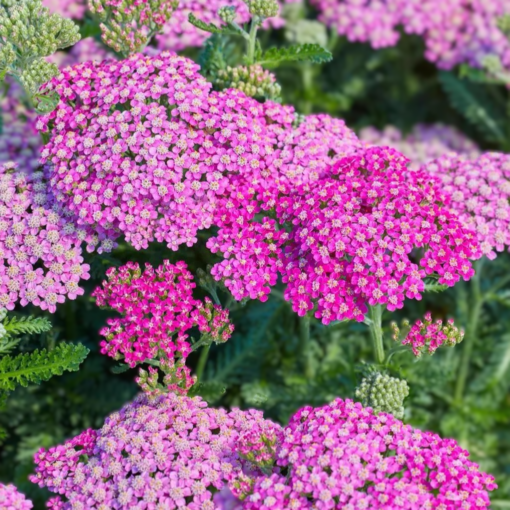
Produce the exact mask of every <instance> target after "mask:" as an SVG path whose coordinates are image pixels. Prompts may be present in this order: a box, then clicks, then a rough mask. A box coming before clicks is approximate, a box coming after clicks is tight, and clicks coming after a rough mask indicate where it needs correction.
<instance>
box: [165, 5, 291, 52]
mask: <svg viewBox="0 0 510 510" xmlns="http://www.w3.org/2000/svg"><path fill="white" fill-rule="evenodd" d="M221 7H235V8H236V23H237V24H238V25H240V26H242V25H243V24H244V23H248V22H249V21H250V19H251V15H250V12H249V10H248V6H247V5H246V3H245V2H243V1H242V0H181V1H180V2H179V6H178V7H177V9H176V10H175V12H174V13H173V15H172V17H171V18H170V20H169V21H168V22H167V23H166V24H165V26H164V27H163V33H162V34H159V35H157V36H156V40H157V43H158V47H159V48H160V49H166V50H172V51H181V50H184V49H186V48H190V47H201V46H202V45H203V44H204V42H205V41H206V39H208V38H209V37H210V35H211V34H209V33H208V32H205V31H204V30H200V29H199V28H197V27H195V26H194V25H192V24H191V23H190V22H189V21H188V18H189V15H190V14H193V15H194V16H195V17H196V18H198V19H199V20H201V21H204V22H205V23H213V24H214V25H216V26H220V25H223V22H222V21H221V19H220V17H219V15H218V10H219V9H220V8H221ZM283 24H284V20H283V18H280V17H276V18H270V19H269V20H266V21H265V23H264V27H265V28H269V27H270V26H271V27H273V28H280V27H281V26H283Z"/></svg>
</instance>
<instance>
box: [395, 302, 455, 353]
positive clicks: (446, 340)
mask: <svg viewBox="0 0 510 510" xmlns="http://www.w3.org/2000/svg"><path fill="white" fill-rule="evenodd" d="M391 327H392V331H393V339H394V340H395V341H400V342H401V343H402V345H410V346H411V348H412V350H413V354H414V355H415V356H421V355H422V354H423V353H424V352H427V353H428V354H434V352H436V350H437V349H438V347H441V346H442V345H449V346H454V345H456V344H458V343H460V342H462V340H463V338H464V330H462V329H460V330H459V328H457V326H455V324H454V321H453V319H448V321H447V322H446V324H443V321H442V320H441V319H437V320H436V321H433V320H432V314H431V313H430V312H427V313H426V314H425V316H424V317H423V320H421V319H418V320H417V321H416V322H415V323H414V324H413V325H412V326H411V327H410V328H409V322H408V321H404V323H403V328H402V329H403V331H404V330H408V332H407V334H404V335H403V338H401V337H402V334H401V331H400V329H399V327H398V326H397V324H396V323H392V325H391Z"/></svg>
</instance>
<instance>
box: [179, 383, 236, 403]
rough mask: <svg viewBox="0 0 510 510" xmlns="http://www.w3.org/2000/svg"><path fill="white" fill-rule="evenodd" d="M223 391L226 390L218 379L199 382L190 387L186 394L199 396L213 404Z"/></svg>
mask: <svg viewBox="0 0 510 510" xmlns="http://www.w3.org/2000/svg"><path fill="white" fill-rule="evenodd" d="M225 391H227V388H226V387H225V385H224V384H222V383H220V382H218V381H208V382H199V383H197V384H195V385H194V386H193V387H192V388H191V389H190V391H189V392H188V396H190V397H195V396H200V397H202V398H203V399H204V400H205V401H206V402H207V403H209V404H214V403H215V402H217V401H218V400H219V399H220V398H221V397H222V396H223V395H224V393H225Z"/></svg>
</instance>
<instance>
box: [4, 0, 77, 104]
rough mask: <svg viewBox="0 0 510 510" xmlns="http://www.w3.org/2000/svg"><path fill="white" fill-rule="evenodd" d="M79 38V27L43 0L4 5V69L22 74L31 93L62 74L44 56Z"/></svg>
mask: <svg viewBox="0 0 510 510" xmlns="http://www.w3.org/2000/svg"><path fill="white" fill-rule="evenodd" d="M79 39H80V35H79V30H78V26H77V25H75V24H74V23H73V22H72V21H71V20H67V19H65V18H62V16H60V15H58V14H50V13H49V10H48V9H47V8H46V7H42V5H41V0H21V1H19V2H15V3H12V4H11V3H9V4H6V3H5V2H4V3H3V4H2V5H0V71H3V72H6V73H7V74H12V75H14V76H16V77H18V78H19V79H20V81H21V83H22V84H23V86H24V87H25V89H26V90H27V92H28V93H29V94H30V95H34V94H35V93H36V92H37V91H38V89H39V87H40V86H41V85H42V84H43V83H45V82H47V81H48V80H49V79H50V78H52V77H53V76H56V75H57V74H58V69H57V68H56V66H55V65H54V64H50V63H48V62H46V61H45V60H44V59H43V57H47V56H49V55H52V54H53V53H55V52H56V51H57V50H58V49H60V48H66V47H67V46H71V45H73V44H74V43H75V42H77V41H79Z"/></svg>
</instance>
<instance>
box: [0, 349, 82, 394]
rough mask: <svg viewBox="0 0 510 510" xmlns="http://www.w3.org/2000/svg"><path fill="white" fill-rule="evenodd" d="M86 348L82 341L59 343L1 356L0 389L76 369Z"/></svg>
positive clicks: (31, 382) (42, 379) (11, 388)
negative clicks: (50, 346)
mask: <svg viewBox="0 0 510 510" xmlns="http://www.w3.org/2000/svg"><path fill="white" fill-rule="evenodd" d="M88 353H89V350H88V349H87V348H86V347H85V346H83V345H81V344H66V343H61V344H59V345H57V347H55V349H53V350H51V351H48V350H46V349H42V350H40V351H39V350H35V351H34V352H31V353H26V354H20V355H18V356H14V357H12V356H4V357H2V358H1V359H0V391H12V390H14V389H15V388H16V386H18V385H20V386H28V385H29V384H40V383H41V382H42V381H47V380H48V379H50V378H51V377H52V376H54V375H62V374H63V373H64V372H65V371H69V372H75V371H77V370H78V368H79V366H80V364H81V363H82V362H83V360H84V359H85V358H86V357H87V354H88Z"/></svg>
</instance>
